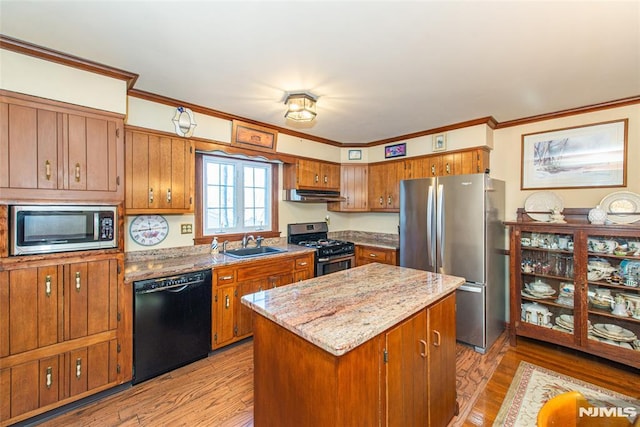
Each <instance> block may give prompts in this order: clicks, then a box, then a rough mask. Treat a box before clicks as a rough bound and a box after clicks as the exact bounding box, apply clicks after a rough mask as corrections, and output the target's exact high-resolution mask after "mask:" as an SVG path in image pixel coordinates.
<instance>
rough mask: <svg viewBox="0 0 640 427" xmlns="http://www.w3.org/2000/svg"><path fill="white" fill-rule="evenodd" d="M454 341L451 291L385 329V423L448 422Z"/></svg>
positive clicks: (452, 395) (453, 395)
mask: <svg viewBox="0 0 640 427" xmlns="http://www.w3.org/2000/svg"><path fill="white" fill-rule="evenodd" d="M455 343H456V324H455V294H452V295H449V296H447V297H445V298H444V299H442V300H441V301H440V302H438V303H436V304H434V305H432V306H430V307H428V308H426V309H425V310H422V311H420V312H418V313H417V314H415V315H414V316H412V317H411V318H409V319H407V320H405V321H404V322H402V323H401V324H399V325H397V326H396V327H395V328H393V329H391V330H390V331H389V332H387V333H386V336H385V350H384V352H385V360H387V363H386V372H385V377H386V383H385V386H386V390H385V392H386V393H385V395H386V397H387V401H386V406H387V425H389V426H409V425H413V426H421V425H423V426H426V425H428V426H446V425H447V424H448V423H449V421H450V420H451V418H453V416H454V414H455V411H456V408H457V405H456V374H455V355H456V348H455ZM452 361H453V362H452Z"/></svg>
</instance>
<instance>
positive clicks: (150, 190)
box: [149, 188, 153, 203]
mask: <svg viewBox="0 0 640 427" xmlns="http://www.w3.org/2000/svg"><path fill="white" fill-rule="evenodd" d="M149 203H153V188H150V189H149Z"/></svg>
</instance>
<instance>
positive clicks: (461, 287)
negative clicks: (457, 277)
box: [458, 285, 482, 294]
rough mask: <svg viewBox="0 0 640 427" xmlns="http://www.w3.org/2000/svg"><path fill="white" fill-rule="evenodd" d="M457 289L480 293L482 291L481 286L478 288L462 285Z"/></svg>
mask: <svg viewBox="0 0 640 427" xmlns="http://www.w3.org/2000/svg"><path fill="white" fill-rule="evenodd" d="M458 290H459V291H466V292H474V293H476V294H481V293H482V288H478V287H475V286H467V285H462V286H460V287H459V288H458Z"/></svg>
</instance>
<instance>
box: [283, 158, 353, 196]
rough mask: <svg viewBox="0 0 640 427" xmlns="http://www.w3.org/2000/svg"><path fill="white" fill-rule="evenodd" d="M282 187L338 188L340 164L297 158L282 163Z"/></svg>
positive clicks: (336, 189) (300, 188) (299, 188)
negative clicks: (294, 160)
mask: <svg viewBox="0 0 640 427" xmlns="http://www.w3.org/2000/svg"><path fill="white" fill-rule="evenodd" d="M284 188H285V189H294V188H295V189H298V190H307V189H311V190H332V191H339V190H340V165H339V164H338V163H329V162H323V161H319V160H310V159H297V160H296V162H295V163H286V164H285V165H284Z"/></svg>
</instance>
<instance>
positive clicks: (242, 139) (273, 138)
mask: <svg viewBox="0 0 640 427" xmlns="http://www.w3.org/2000/svg"><path fill="white" fill-rule="evenodd" d="M277 141H278V131H276V130H274V129H270V128H267V127H264V126H257V125H254V124H251V123H246V122H242V121H239V120H233V126H232V129H231V145H237V146H239V147H243V148H249V149H252V150H259V151H269V152H272V153H273V152H275V151H276V143H277Z"/></svg>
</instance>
